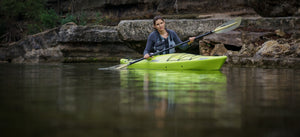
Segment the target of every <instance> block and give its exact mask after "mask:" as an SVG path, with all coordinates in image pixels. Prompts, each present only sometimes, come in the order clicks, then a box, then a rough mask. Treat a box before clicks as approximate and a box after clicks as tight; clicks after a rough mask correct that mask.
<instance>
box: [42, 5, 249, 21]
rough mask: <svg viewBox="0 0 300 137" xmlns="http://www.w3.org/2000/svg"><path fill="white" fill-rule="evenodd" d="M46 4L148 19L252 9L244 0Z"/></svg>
mask: <svg viewBox="0 0 300 137" xmlns="http://www.w3.org/2000/svg"><path fill="white" fill-rule="evenodd" d="M48 4H49V7H52V8H54V9H56V11H57V12H59V13H67V12H72V13H79V12H85V13H86V15H89V16H90V17H91V18H92V17H93V16H94V17H95V13H101V14H103V16H106V17H109V18H111V19H112V20H125V19H149V18H153V16H154V15H156V14H161V15H174V16H176V17H177V18H180V16H181V15H185V14H195V15H194V17H196V16H198V15H199V14H204V13H206V14H207V13H210V14H211V13H216V12H218V13H224V12H236V11H246V13H252V12H251V11H253V9H252V8H250V7H249V6H248V5H247V2H246V1H244V0H226V1H224V0H215V1H211V0H201V1H199V0H189V1H178V0H110V1H109V0H106V1H104V0H102V1H99V0H88V1H86V0H76V1H74V0H64V1H53V0H48Z"/></svg>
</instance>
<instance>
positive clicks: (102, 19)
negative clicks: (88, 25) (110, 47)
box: [94, 12, 112, 25]
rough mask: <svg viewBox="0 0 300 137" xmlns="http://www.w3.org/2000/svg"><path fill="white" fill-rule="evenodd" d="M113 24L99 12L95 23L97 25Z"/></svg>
mask: <svg viewBox="0 0 300 137" xmlns="http://www.w3.org/2000/svg"><path fill="white" fill-rule="evenodd" d="M111 22H112V21H111V20H110V19H109V18H108V17H106V16H104V15H102V14H101V13H99V12H97V13H96V20H95V23H94V24H95V25H99V24H110V23H111Z"/></svg>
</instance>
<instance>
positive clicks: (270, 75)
mask: <svg viewBox="0 0 300 137" xmlns="http://www.w3.org/2000/svg"><path fill="white" fill-rule="evenodd" d="M111 65H113V64H105V65H101V64H100V65H99V64H59V65H53V64H52V65H51V64H40V65H13V64H0V91H1V92H0V110H1V111H0V112H1V113H0V128H1V130H0V136H1V137H11V136H14V137H183V136H184V137H189V136H193V137H299V135H300V132H299V129H300V84H299V83H300V70H299V69H297V70H296V69H261V68H230V67H223V68H222V70H221V71H163V70H160V71H157V70H156V71H155V70H148V71H147V70H121V71H115V70H97V68H99V67H108V66H111Z"/></svg>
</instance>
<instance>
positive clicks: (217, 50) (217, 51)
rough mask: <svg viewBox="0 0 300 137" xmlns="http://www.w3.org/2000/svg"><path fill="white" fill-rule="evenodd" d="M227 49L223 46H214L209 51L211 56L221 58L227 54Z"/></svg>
mask: <svg viewBox="0 0 300 137" xmlns="http://www.w3.org/2000/svg"><path fill="white" fill-rule="evenodd" d="M227 51H228V50H227V49H226V48H225V47H224V44H217V45H215V47H214V49H213V50H212V51H211V53H210V55H211V56H223V55H225V54H226V53H227Z"/></svg>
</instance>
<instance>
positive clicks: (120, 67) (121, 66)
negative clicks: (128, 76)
mask: <svg viewBox="0 0 300 137" xmlns="http://www.w3.org/2000/svg"><path fill="white" fill-rule="evenodd" d="M127 66H128V64H120V65H119V66H118V67H116V69H123V68H126V67H127Z"/></svg>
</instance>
